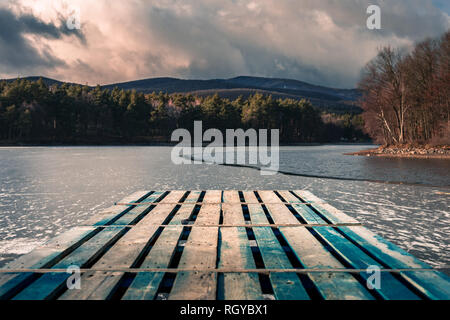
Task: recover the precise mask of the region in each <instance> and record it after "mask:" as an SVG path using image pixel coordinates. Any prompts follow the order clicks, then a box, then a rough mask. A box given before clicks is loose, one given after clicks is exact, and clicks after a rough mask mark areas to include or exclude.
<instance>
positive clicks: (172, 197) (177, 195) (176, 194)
mask: <svg viewBox="0 0 450 320" xmlns="http://www.w3.org/2000/svg"><path fill="white" fill-rule="evenodd" d="M185 193H186V191H184V190H173V191H170V193H169V194H168V195H167V196H165V197H164V198H163V199H162V200H161V201H160V202H159V203H177V202H179V201H180V200H181V198H183V196H184V194H185Z"/></svg>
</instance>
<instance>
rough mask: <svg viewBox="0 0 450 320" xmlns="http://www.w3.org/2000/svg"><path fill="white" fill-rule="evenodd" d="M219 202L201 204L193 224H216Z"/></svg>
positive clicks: (218, 215) (218, 218)
mask: <svg viewBox="0 0 450 320" xmlns="http://www.w3.org/2000/svg"><path fill="white" fill-rule="evenodd" d="M220 207H221V205H220V204H203V205H202V207H201V208H200V211H199V213H198V215H197V219H195V225H196V226H201V225H218V224H219V221H220Z"/></svg>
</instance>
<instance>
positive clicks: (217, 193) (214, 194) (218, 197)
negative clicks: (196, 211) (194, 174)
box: [203, 190, 222, 203]
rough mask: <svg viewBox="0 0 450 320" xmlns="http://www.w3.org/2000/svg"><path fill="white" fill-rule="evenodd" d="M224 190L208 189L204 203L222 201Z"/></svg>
mask: <svg viewBox="0 0 450 320" xmlns="http://www.w3.org/2000/svg"><path fill="white" fill-rule="evenodd" d="M221 202H222V191H221V190H208V191H206V194H205V197H204V198H203V203H221Z"/></svg>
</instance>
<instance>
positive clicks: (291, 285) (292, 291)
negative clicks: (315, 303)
mask: <svg viewBox="0 0 450 320" xmlns="http://www.w3.org/2000/svg"><path fill="white" fill-rule="evenodd" d="M269 277H270V282H271V283H272V287H273V291H274V293H275V298H276V299H277V300H310V297H309V295H308V292H306V290H305V288H304V287H303V285H302V283H301V282H300V280H299V277H298V275H297V274H295V273H271V274H270V275H269Z"/></svg>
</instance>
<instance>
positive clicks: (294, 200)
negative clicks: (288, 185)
mask: <svg viewBox="0 0 450 320" xmlns="http://www.w3.org/2000/svg"><path fill="white" fill-rule="evenodd" d="M278 193H279V194H280V196H282V197H283V199H284V200H286V201H287V202H288V203H300V202H301V201H300V199H298V198H297V197H296V196H294V195H293V194H292V193H291V192H290V191H287V190H278Z"/></svg>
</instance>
